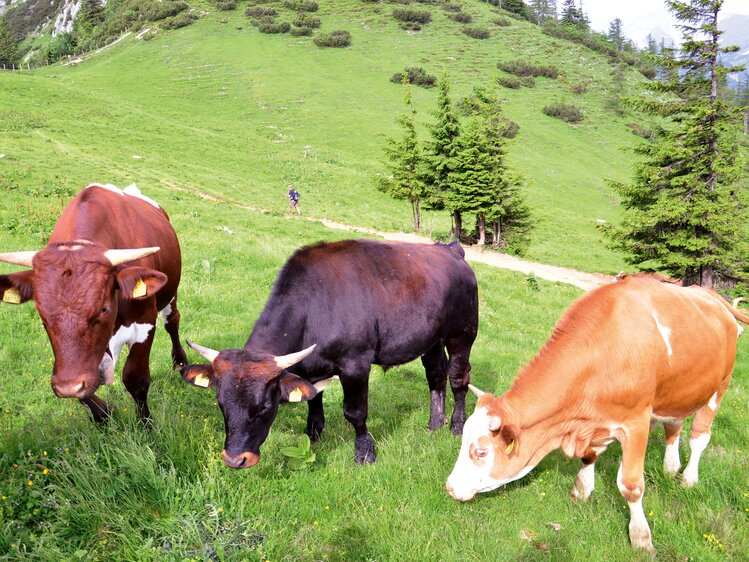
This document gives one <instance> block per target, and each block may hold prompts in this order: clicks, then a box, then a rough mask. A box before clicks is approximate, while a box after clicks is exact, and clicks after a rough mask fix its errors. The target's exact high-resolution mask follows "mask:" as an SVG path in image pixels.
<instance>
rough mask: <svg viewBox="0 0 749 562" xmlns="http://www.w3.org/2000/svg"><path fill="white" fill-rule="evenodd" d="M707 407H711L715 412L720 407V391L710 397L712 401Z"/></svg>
mask: <svg viewBox="0 0 749 562" xmlns="http://www.w3.org/2000/svg"><path fill="white" fill-rule="evenodd" d="M707 407H708V408H710V409H711V410H712V411H713V412H714V411H715V410H717V409H718V393H717V392H716V393H714V394H713V395H712V396H711V397H710V402H708V403H707Z"/></svg>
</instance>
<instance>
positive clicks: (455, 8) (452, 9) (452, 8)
mask: <svg viewBox="0 0 749 562" xmlns="http://www.w3.org/2000/svg"><path fill="white" fill-rule="evenodd" d="M442 9H443V10H445V11H446V12H459V11H460V10H462V9H463V8H461V7H460V5H459V4H442Z"/></svg>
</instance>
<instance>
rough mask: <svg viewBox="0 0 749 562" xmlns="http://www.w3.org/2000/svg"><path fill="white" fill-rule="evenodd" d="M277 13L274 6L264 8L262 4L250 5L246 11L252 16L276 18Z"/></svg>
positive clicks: (248, 15)
mask: <svg viewBox="0 0 749 562" xmlns="http://www.w3.org/2000/svg"><path fill="white" fill-rule="evenodd" d="M277 13H278V12H277V11H276V10H275V9H274V8H263V7H261V6H250V7H249V8H247V9H246V10H245V11H244V15H246V16H247V17H250V18H263V17H268V18H274V17H276V14H277Z"/></svg>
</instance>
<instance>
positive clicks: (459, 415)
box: [447, 338, 472, 435]
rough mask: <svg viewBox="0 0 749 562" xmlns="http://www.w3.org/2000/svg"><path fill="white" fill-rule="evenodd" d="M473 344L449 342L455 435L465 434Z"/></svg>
mask: <svg viewBox="0 0 749 562" xmlns="http://www.w3.org/2000/svg"><path fill="white" fill-rule="evenodd" d="M471 343H472V342H468V341H464V340H463V339H457V338H456V339H454V340H449V341H448V342H447V352H448V353H449V354H450V362H449V364H448V366H447V374H448V376H449V377H450V388H452V391H453V396H454V397H455V408H454V409H453V415H452V417H451V418H450V429H451V430H452V432H453V434H454V435H462V434H463V425H464V424H465V422H466V392H468V383H469V382H471V363H470V362H469V361H468V358H469V357H470V355H471Z"/></svg>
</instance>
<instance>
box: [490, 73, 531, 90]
mask: <svg viewBox="0 0 749 562" xmlns="http://www.w3.org/2000/svg"><path fill="white" fill-rule="evenodd" d="M497 84H499V85H500V86H502V87H503V88H510V89H512V90H519V89H520V88H522V87H526V88H532V87H533V86H535V85H536V82H535V81H534V80H533V76H514V75H512V74H510V75H503V76H499V77H498V78H497Z"/></svg>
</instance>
